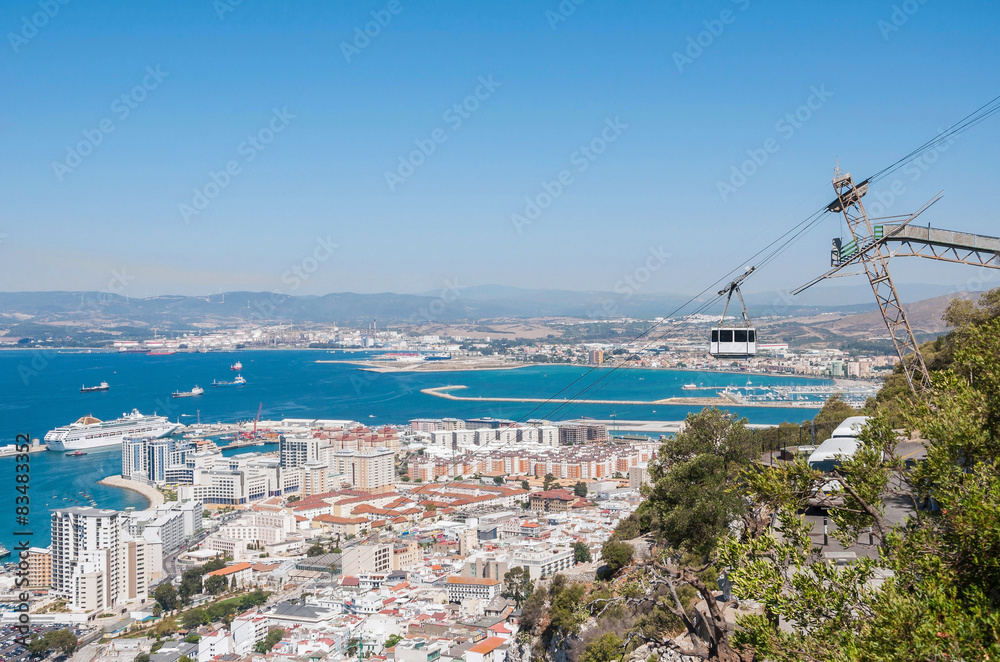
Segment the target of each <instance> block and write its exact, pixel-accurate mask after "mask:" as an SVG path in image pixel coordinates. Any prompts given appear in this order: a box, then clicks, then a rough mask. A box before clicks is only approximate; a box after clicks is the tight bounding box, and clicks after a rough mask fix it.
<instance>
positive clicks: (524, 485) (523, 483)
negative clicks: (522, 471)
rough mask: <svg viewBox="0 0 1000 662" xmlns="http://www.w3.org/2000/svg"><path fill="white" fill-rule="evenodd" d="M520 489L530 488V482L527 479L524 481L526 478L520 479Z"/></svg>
mask: <svg viewBox="0 0 1000 662" xmlns="http://www.w3.org/2000/svg"><path fill="white" fill-rule="evenodd" d="M521 489H522V490H530V489H531V484H530V483H529V482H528V481H526V480H522V481H521Z"/></svg>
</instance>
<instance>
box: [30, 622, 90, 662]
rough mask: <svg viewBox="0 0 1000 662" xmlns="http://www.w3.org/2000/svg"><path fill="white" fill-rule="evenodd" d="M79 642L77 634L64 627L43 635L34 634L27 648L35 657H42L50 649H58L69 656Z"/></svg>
mask: <svg viewBox="0 0 1000 662" xmlns="http://www.w3.org/2000/svg"><path fill="white" fill-rule="evenodd" d="M78 644H79V642H78V641H77V639H76V635H75V634H73V632H72V631H70V630H67V629H65V628H64V629H61V630H50V631H48V632H46V633H45V634H43V635H42V636H38V635H37V634H36V635H33V636H32V637H31V640H30V641H28V646H27V649H28V653H29V654H30V655H31V656H33V657H40V656H42V655H44V654H46V653H48V652H50V651H56V652H58V653H60V654H61V655H65V656H67V657H68V656H70V655H72V654H73V653H74V652H75V651H76V647H77V645H78Z"/></svg>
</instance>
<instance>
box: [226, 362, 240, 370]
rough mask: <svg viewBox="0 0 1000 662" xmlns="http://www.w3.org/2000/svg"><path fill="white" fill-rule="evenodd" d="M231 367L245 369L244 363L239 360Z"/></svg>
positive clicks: (232, 368) (230, 367) (231, 368)
mask: <svg viewBox="0 0 1000 662" xmlns="http://www.w3.org/2000/svg"><path fill="white" fill-rule="evenodd" d="M229 369H230V370H242V369H243V364H242V363H240V362H239V361H237V362H236V363H234V364H233V365H231V366H229Z"/></svg>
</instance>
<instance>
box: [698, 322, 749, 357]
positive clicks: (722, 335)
mask: <svg viewBox="0 0 1000 662" xmlns="http://www.w3.org/2000/svg"><path fill="white" fill-rule="evenodd" d="M708 353H709V354H711V355H712V356H714V357H715V358H717V359H749V358H751V357H753V356H756V354H757V330H756V329H755V328H753V327H745V326H740V327H719V328H717V329H712V342H711V344H710V345H709V349H708Z"/></svg>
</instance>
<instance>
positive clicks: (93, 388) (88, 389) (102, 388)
mask: <svg viewBox="0 0 1000 662" xmlns="http://www.w3.org/2000/svg"><path fill="white" fill-rule="evenodd" d="M109 388H111V387H110V386H108V383H107V382H101V383H100V385H98V386H81V387H80V393H93V392H94V391H107V390H108V389H109Z"/></svg>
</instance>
